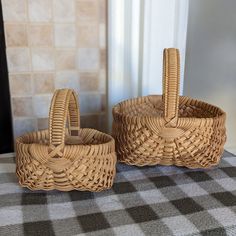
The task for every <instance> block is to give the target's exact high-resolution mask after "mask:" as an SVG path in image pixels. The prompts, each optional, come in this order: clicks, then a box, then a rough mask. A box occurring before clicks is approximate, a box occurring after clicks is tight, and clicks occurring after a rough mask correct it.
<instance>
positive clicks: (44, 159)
mask: <svg viewBox="0 0 236 236" xmlns="http://www.w3.org/2000/svg"><path fill="white" fill-rule="evenodd" d="M39 109H40V107H39ZM67 118H68V122H67ZM67 123H68V129H66V124H67ZM16 163H17V168H16V173H17V175H18V177H19V182H20V184H21V185H22V186H23V187H28V188H29V189H32V190H40V189H41V190H52V189H58V190H61V191H69V190H73V189H76V190H88V191H101V190H104V189H108V188H110V187H111V186H112V184H113V180H114V176H115V173H116V170H115V165H116V154H115V142H114V139H113V138H112V137H111V136H110V135H107V134H104V133H101V132H99V131H96V130H94V129H80V118H79V107H78V101H77V95H76V94H75V92H74V91H73V90H70V89H61V90H57V91H56V92H55V93H54V96H53V99H52V102H51V107H50V113H49V130H44V131H38V132H32V133H28V134H25V135H23V136H21V137H19V138H17V139H16Z"/></svg>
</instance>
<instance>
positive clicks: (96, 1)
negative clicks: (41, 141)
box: [2, 0, 107, 136]
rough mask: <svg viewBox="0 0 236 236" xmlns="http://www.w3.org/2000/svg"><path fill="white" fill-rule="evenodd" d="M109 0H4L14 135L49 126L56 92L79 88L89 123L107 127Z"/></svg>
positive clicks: (84, 117) (84, 119) (84, 120)
mask: <svg viewBox="0 0 236 236" xmlns="http://www.w3.org/2000/svg"><path fill="white" fill-rule="evenodd" d="M106 4H107V3H106V0H2V5H3V17H4V25H5V37H6V45H7V49H6V51H7V61H8V70H9V80H10V91H11V102H12V114H13V124H14V134H15V136H18V135H20V134H22V133H24V132H26V131H31V130H37V129H43V128H46V127H47V123H48V120H47V117H48V109H49V104H50V99H51V97H52V93H53V91H54V90H55V89H57V88H63V87H69V88H73V89H75V90H76V91H77V92H78V93H79V98H80V103H81V122H82V126H83V127H93V128H97V129H99V130H105V129H106V123H107V122H106Z"/></svg>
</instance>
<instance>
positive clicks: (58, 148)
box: [49, 89, 80, 157]
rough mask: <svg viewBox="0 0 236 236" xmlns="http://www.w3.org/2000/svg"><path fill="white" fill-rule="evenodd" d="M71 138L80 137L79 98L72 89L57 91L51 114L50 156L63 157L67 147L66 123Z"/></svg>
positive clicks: (52, 102) (53, 99)
mask: <svg viewBox="0 0 236 236" xmlns="http://www.w3.org/2000/svg"><path fill="white" fill-rule="evenodd" d="M67 120H68V130H69V134H70V135H71V136H78V131H79V129H80V114H79V105H78V98H77V95H76V93H75V91H74V90H72V89H58V90H56V91H55V93H54V95H53V98H52V101H51V106H50V112H49V155H50V156H51V157H61V156H62V155H63V150H64V147H65V135H66V122H67Z"/></svg>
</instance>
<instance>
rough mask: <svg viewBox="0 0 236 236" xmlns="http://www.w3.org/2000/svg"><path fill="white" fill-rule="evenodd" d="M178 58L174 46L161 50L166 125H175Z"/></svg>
mask: <svg viewBox="0 0 236 236" xmlns="http://www.w3.org/2000/svg"><path fill="white" fill-rule="evenodd" d="M179 83H180V58H179V50H178V49H176V48H168V49H164V52H163V97H162V98H163V102H164V119H165V120H166V127H176V126H177V121H178V109H179Z"/></svg>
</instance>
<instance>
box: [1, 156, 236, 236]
mask: <svg viewBox="0 0 236 236" xmlns="http://www.w3.org/2000/svg"><path fill="white" fill-rule="evenodd" d="M14 171H15V164H14V161H13V158H1V159H0V235H1V236H3V235H7V236H14V235H43V236H47V235H62V236H66V235H96V236H97V235H102V236H104V235H109V236H110V235H128V236H132V235H135V236H139V235H158V236H159V235H160V236H161V235H212V236H217V235H232V236H234V235H236V157H235V156H234V155H232V154H230V153H228V152H225V153H224V158H223V159H222V162H221V164H220V166H219V167H217V168H214V169H210V170H199V169H198V170H190V169H187V168H178V167H172V166H170V167H165V166H155V167H143V168H137V167H133V166H127V165H123V164H118V166H117V175H116V180H115V183H114V186H113V188H112V189H110V190H108V191H103V192H100V193H90V192H79V191H71V192H58V191H50V192H43V191H36V192H32V191H30V190H27V189H22V188H21V187H20V186H19V185H18V184H17V179H16V176H15V173H14Z"/></svg>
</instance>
